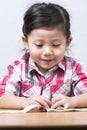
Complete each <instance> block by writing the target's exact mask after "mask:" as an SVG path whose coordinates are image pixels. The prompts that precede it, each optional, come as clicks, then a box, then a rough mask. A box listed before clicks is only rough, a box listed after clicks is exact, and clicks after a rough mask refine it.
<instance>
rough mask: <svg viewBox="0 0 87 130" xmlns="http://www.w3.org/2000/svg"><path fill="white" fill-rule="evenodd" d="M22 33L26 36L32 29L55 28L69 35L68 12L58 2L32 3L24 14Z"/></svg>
mask: <svg viewBox="0 0 87 130" xmlns="http://www.w3.org/2000/svg"><path fill="white" fill-rule="evenodd" d="M23 20H24V24H23V28H22V31H23V34H24V35H25V36H26V37H27V35H28V34H30V33H31V31H32V30H33V29H37V28H48V29H51V28H54V27H55V28H57V27H60V29H61V30H63V32H64V35H65V36H66V37H67V38H68V37H69V36H70V19H69V14H68V12H67V11H66V9H64V8H63V7H61V6H60V5H58V4H53V3H48V4H46V3H37V4H34V5H32V6H31V7H30V8H29V9H28V10H27V11H26V12H25V15H24V19H23Z"/></svg>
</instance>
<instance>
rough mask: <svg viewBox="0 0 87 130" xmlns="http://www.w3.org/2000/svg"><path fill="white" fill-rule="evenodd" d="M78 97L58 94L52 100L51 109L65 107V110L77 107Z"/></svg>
mask: <svg viewBox="0 0 87 130" xmlns="http://www.w3.org/2000/svg"><path fill="white" fill-rule="evenodd" d="M75 99H76V97H68V96H65V95H63V94H58V95H57V96H55V97H53V98H52V105H51V108H53V109H56V108H57V107H60V106H63V107H64V109H68V108H73V107H75Z"/></svg>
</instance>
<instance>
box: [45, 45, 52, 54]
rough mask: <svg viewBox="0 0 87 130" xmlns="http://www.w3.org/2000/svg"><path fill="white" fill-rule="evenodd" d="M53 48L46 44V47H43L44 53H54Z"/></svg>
mask: <svg viewBox="0 0 87 130" xmlns="http://www.w3.org/2000/svg"><path fill="white" fill-rule="evenodd" d="M52 53H53V52H52V48H51V47H49V46H45V47H44V49H43V54H44V55H52Z"/></svg>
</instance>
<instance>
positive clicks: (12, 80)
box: [0, 64, 22, 96]
mask: <svg viewBox="0 0 87 130" xmlns="http://www.w3.org/2000/svg"><path fill="white" fill-rule="evenodd" d="M20 67H21V65H20V64H18V65H16V67H14V66H13V65H9V66H8V73H7V75H5V76H4V78H3V79H2V81H1V83H0V96H1V95H3V94H5V93H10V94H14V95H17V96H19V94H20V87H21V82H22V79H21V68H20ZM15 68H16V69H15ZM18 70H20V72H19V71H18Z"/></svg>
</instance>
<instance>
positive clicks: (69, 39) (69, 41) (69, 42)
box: [66, 36, 72, 49]
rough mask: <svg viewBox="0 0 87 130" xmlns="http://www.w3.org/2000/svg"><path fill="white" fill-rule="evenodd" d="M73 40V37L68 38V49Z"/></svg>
mask: <svg viewBox="0 0 87 130" xmlns="http://www.w3.org/2000/svg"><path fill="white" fill-rule="evenodd" d="M71 42H72V37H71V36H70V37H69V38H68V40H67V43H66V44H67V49H68V47H69V46H70V44H71Z"/></svg>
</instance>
